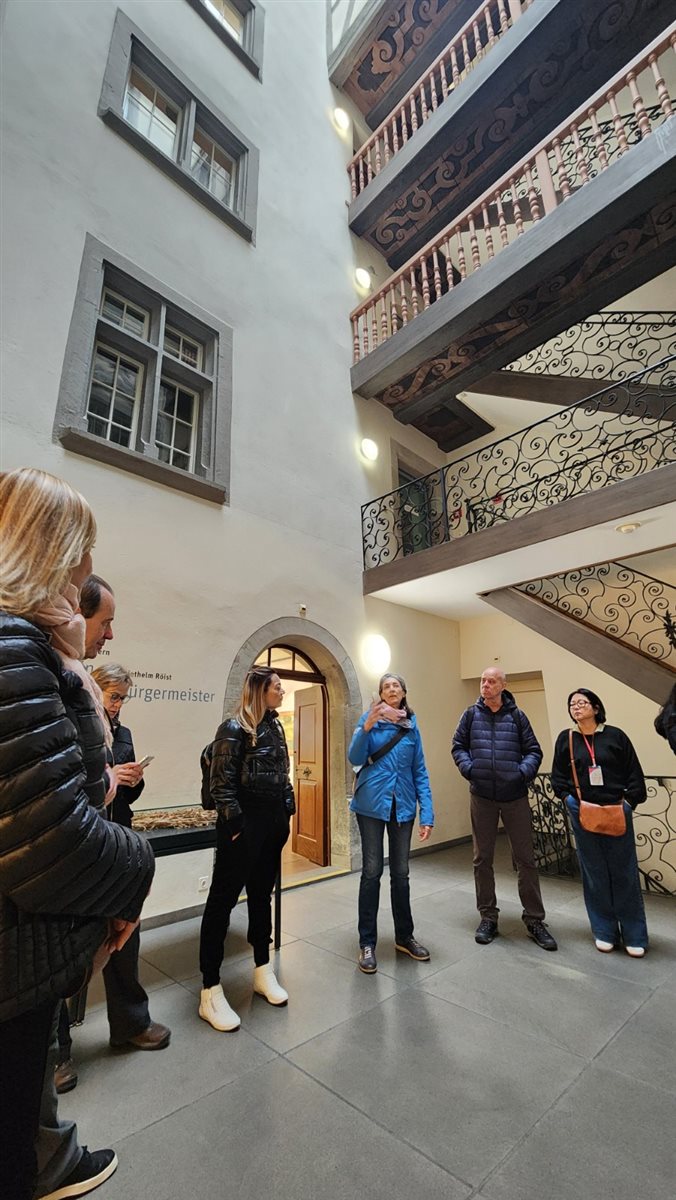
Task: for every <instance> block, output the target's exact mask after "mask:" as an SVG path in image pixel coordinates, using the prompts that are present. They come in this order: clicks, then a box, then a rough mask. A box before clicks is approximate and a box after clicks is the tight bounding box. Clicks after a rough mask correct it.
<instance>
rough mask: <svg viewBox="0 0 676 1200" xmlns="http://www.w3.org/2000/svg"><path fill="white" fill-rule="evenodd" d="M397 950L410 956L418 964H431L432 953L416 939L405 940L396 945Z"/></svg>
mask: <svg viewBox="0 0 676 1200" xmlns="http://www.w3.org/2000/svg"><path fill="white" fill-rule="evenodd" d="M394 946H395V949H396V950H399V951H401V953H402V954H409V955H410V956H411V958H414V959H415V960H416V962H429V961H430V952H429V950H426V949H425V947H424V946H421V945H420V942H416V940H415V938H414V937H410V938H404V939H403V941H401V942H395V943H394Z"/></svg>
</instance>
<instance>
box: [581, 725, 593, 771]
mask: <svg viewBox="0 0 676 1200" xmlns="http://www.w3.org/2000/svg"><path fill="white" fill-rule="evenodd" d="M580 732H581V733H582V730H580ZM582 737H583V738H584V744H585V746H586V747H587V749H588V751H589V757H590V758H591V760H592V766H593V767H595V766H596V758H595V756H594V734H593V733H592V740H591V743H589V742H588V741H587V737H586V735H585V734H584V733H583V734H582Z"/></svg>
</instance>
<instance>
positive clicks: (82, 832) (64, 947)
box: [0, 612, 154, 1021]
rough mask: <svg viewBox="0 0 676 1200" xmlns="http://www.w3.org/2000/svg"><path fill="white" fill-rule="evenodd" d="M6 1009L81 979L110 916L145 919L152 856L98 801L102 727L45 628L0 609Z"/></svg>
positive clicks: (1, 1004)
mask: <svg viewBox="0 0 676 1200" xmlns="http://www.w3.org/2000/svg"><path fill="white" fill-rule="evenodd" d="M0 722H1V725H2V734H1V736H0V1021H1V1020H8V1019H9V1018H10V1017H13V1016H16V1015H17V1014H18V1013H21V1012H25V1011H28V1010H30V1009H33V1008H36V1007H37V1006H38V1005H40V1004H43V1003H45V1002H46V1001H48V1000H50V999H53V1000H55V1001H56V1000H57V999H58V998H59V997H60V996H67V995H71V994H72V993H73V991H74V990H76V989H77V987H78V986H79V985H80V983H81V982H82V981H83V979H84V977H85V975H86V973H87V971H88V969H89V967H90V964H91V960H92V958H93V955H94V953H95V951H96V949H97V948H98V946H99V945H100V944H101V942H102V941H103V938H104V936H105V932H106V920H107V918H109V917H122V918H124V919H125V920H129V921H131V920H135V919H136V918H137V917H138V915H139V913H140V911H141V906H142V904H143V901H144V899H145V897H146V895H147V893H148V889H149V887H150V883H151V880H152V877H153V871H154V860H153V854H152V850H151V849H150V847H149V845H148V843H147V841H145V839H143V838H142V837H141V836H140V835H139V834H135V833H132V832H131V831H129V830H127V829H123V828H122V827H121V826H119V825H114V824H113V823H112V822H110V821H108V820H107V819H106V818H105V817H104V816H102V815H101V814H100V813H99V812H98V811H97V806H98V805H99V803H100V802H101V801H102V797H103V792H104V791H105V784H104V783H103V782H102V780H103V768H104V764H105V747H104V744H103V732H102V729H101V725H100V722H99V720H98V717H97V716H96V713H95V711H94V708H93V706H92V704H91V700H90V697H89V695H88V694H87V693H86V691H85V690H84V689H83V688H82V684H81V681H80V680H79V679H78V677H77V676H76V675H72V674H70V672H65V671H64V670H63V667H62V665H61V661H60V659H59V657H58V655H57V654H56V653H55V651H53V650H52V649H51V647H50V645H49V640H48V638H47V637H46V635H45V634H44V633H43V632H42V631H41V630H40V629H39V628H38V627H37V626H35V625H33V624H31V623H30V622H29V621H24V620H22V619H21V618H20V617H14V616H9V615H8V614H7V613H4V612H0Z"/></svg>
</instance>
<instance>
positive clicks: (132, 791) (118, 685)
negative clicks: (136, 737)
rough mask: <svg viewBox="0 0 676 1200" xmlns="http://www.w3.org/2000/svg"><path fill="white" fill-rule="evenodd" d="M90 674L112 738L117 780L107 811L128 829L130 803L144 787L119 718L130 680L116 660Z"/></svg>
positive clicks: (140, 767)
mask: <svg viewBox="0 0 676 1200" xmlns="http://www.w3.org/2000/svg"><path fill="white" fill-rule="evenodd" d="M92 678H93V679H95V680H96V682H97V683H98V685H99V687H100V688H101V692H102V693H103V707H104V709H105V712H106V717H107V719H108V724H109V725H110V731H111V735H112V739H113V746H112V750H113V762H114V764H115V765H114V767H113V768H112V772H113V776H114V778H115V783H116V784H117V791H116V792H115V797H114V799H113V801H112V803H111V805H110V807H109V810H108V811H109V813H110V818H111V820H112V821H116V822H117V824H118V825H124V826H125V828H126V829H131V827H132V811H131V805H132V804H133V803H134V801H135V800H138V798H139V796H140V795H141V792H142V791H143V789H144V787H145V780H144V778H143V767H142V766H141V764H140V763H137V762H136V755H135V754H134V743H133V741H132V736H131V732H130V731H129V729H127V727H126V725H122V724H121V722H120V715H121V712H122V706H123V704H126V703H127V700H128V699H129V689H130V687H131V686H132V682H133V680H132V677H131V675H130V674H129V672H128V671H126V670H125V668H124V667H121V666H120V665H119V663H108V664H106V666H103V667H97V668H96V670H95V671H92Z"/></svg>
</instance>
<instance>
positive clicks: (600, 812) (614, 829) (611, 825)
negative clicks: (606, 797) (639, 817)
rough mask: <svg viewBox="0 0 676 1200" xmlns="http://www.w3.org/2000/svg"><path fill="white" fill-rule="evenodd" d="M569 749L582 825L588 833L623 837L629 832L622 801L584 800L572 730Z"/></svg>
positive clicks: (569, 731)
mask: <svg viewBox="0 0 676 1200" xmlns="http://www.w3.org/2000/svg"><path fill="white" fill-rule="evenodd" d="M568 749H569V751H570V765H571V768H572V771H573V782H574V784H575V791H576V793H577V798H578V800H579V801H580V825H581V826H582V828H583V829H586V830H587V833H605V835H606V837H622V834H623V833H626V832H627V817H626V814H625V811H624V804H623V803H622V801H620V803H619V804H592V803H591V802H590V801H589V800H583V799H582V792H581V791H580V781H579V779H578V777H577V770H576V768H575V758H574V757H573V731H572V729H569V730H568Z"/></svg>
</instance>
